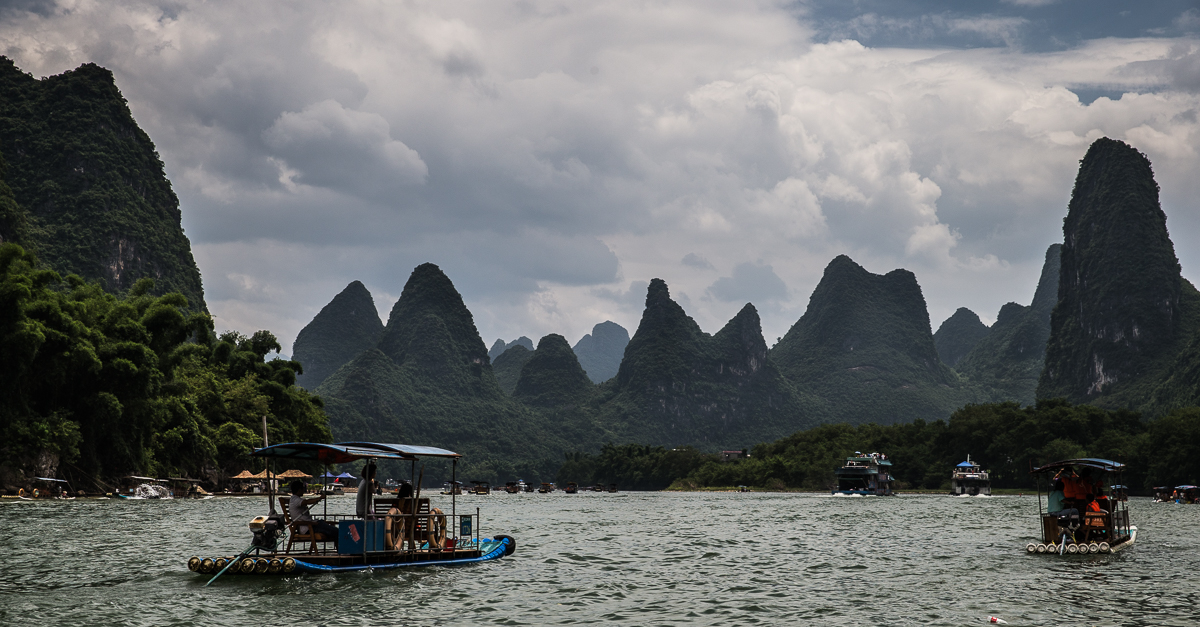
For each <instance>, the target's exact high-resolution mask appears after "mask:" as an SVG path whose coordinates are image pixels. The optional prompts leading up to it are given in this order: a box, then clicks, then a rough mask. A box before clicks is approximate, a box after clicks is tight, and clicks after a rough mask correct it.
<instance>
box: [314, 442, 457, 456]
mask: <svg viewBox="0 0 1200 627" xmlns="http://www.w3.org/2000/svg"><path fill="white" fill-rule="evenodd" d="M338 445H340V446H353V447H359V448H365V449H375V450H379V451H389V452H392V453H399V454H401V455H404V456H406V458H411V457H462V455H459V454H458V453H455V452H454V451H448V450H446V449H444V448H437V447H434V446H413V445H411V444H380V443H379V442H338Z"/></svg>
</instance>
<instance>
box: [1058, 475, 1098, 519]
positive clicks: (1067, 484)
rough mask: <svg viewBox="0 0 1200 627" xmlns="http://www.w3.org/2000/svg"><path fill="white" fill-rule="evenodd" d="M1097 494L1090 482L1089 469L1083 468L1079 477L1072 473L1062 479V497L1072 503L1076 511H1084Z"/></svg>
mask: <svg viewBox="0 0 1200 627" xmlns="http://www.w3.org/2000/svg"><path fill="white" fill-rule="evenodd" d="M1097 493H1098V490H1097V489H1096V483H1095V482H1094V481H1092V473H1091V469H1089V468H1084V469H1083V471H1082V472H1080V474H1079V475H1075V474H1074V473H1072V474H1071V475H1070V476H1068V477H1066V478H1065V479H1063V496H1065V497H1066V498H1067V499H1070V500H1071V501H1073V502H1074V503H1073V505H1074V506H1075V508H1076V509H1081V510H1082V509H1086V508H1087V505H1088V503H1091V502H1092V500H1093V499H1094V498H1095V495H1096V494H1097Z"/></svg>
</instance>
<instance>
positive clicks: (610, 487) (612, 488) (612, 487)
mask: <svg viewBox="0 0 1200 627" xmlns="http://www.w3.org/2000/svg"><path fill="white" fill-rule="evenodd" d="M608 493H609V494H616V493H617V484H615V483H610V484H608Z"/></svg>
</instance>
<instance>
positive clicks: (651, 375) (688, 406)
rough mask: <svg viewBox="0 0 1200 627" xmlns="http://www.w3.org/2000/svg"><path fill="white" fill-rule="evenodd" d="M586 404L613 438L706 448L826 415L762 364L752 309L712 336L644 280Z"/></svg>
mask: <svg viewBox="0 0 1200 627" xmlns="http://www.w3.org/2000/svg"><path fill="white" fill-rule="evenodd" d="M594 398H595V400H594V401H593V404H592V406H593V407H594V409H595V412H596V415H597V416H598V421H599V423H600V424H601V425H603V426H604V427H605V428H607V429H610V430H611V431H612V432H613V433H615V434H616V435H617V439H619V440H622V441H626V442H629V441H632V442H643V443H655V444H665V445H670V446H680V445H694V446H696V447H697V448H699V449H701V450H707V451H712V450H717V449H720V448H731V447H742V446H748V445H750V444H754V443H757V442H762V441H765V440H770V439H773V438H777V437H780V436H781V435H783V434H786V433H788V432H789V431H793V430H795V429H796V428H798V427H803V426H807V425H810V424H814V423H815V422H817V421H819V420H820V419H821V418H822V417H824V414H823V410H824V407H823V405H822V404H821V403H820V401H818V400H816V399H813V398H811V397H809V396H807V395H805V394H803V393H801V392H799V391H798V390H797V389H796V387H794V386H793V385H792V384H791V383H789V382H788V381H786V380H785V379H784V378H783V376H782V375H781V374H780V373H779V371H778V370H777V369H776V368H775V365H774V364H773V363H772V362H771V361H770V360H769V359H768V358H767V345H766V342H765V341H764V340H763V337H762V328H761V325H760V322H759V318H758V312H757V311H756V310H755V309H754V306H753V305H749V304H747V305H746V306H745V307H743V308H742V310H741V311H740V312H738V314H737V315H736V316H734V318H733V319H732V320H730V321H729V322H728V323H727V324H726V325H725V327H724V328H722V329H721V330H720V331H719V332H718V333H717V334H716V335H714V336H711V337H710V336H709V335H708V334H707V333H704V332H703V331H701V330H700V327H699V325H697V324H696V322H695V321H694V320H692V319H691V318H690V317H688V315H687V314H686V313H685V312H684V311H683V308H682V307H680V306H679V305H678V304H677V303H676V302H675V301H673V300H672V299H671V298H670V294H669V292H668V289H667V285H666V283H664V282H663V281H662V280H661V279H654V280H653V281H651V282H650V286H649V289H648V290H647V294H646V309H645V311H644V312H643V314H642V320H641V322H640V323H639V324H638V328H637V332H636V333H634V336H633V339H631V340H630V341H629V345H628V346H626V347H625V358H624V359H623V360H622V361H621V368H620V371H619V372H618V373H617V376H616V378H614V379H612V380H610V381H608V382H607V383H605V384H604V385H602V386H600V389H599V393H598V394H597V395H596V396H595V397H594Z"/></svg>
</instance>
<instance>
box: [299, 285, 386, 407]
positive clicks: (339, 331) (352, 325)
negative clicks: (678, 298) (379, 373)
mask: <svg viewBox="0 0 1200 627" xmlns="http://www.w3.org/2000/svg"><path fill="white" fill-rule="evenodd" d="M381 333H383V322H381V321H380V320H379V312H378V311H376V309H375V299H373V298H372V297H371V292H370V291H368V290H367V287H366V286H365V285H363V284H362V283H360V282H359V281H354V282H352V283H350V284H349V285H347V286H346V289H344V290H342V291H341V293H339V294H338V295H337V296H334V297H333V300H331V301H329V304H328V305H325V307H324V308H322V309H321V312H320V313H318V314H317V316H316V317H315V318H313V319H312V322H309V323H308V325H306V326H305V327H304V328H303V329H301V330H300V334H299V335H297V336H296V341H295V343H294V344H292V359H293V360H295V361H298V362H300V364H301V365H302V366H303V367H304V374H302V375H299V376H297V377H296V384H297V385H301V386H304V387H306V388H309V389H313V388H316V387H317V386H318V385H321V383H322V382H323V381H325V378H326V377H328V376H329V375H331V374H333V373H334V371H336V370H337V369H338V368H341V367H342V365H343V364H345V363H346V362H348V361H350V360H351V359H354V358H355V357H356V356H358V354H359V353H361V352H363V351H365V350H367V349H370V348H374V347H375V345H376V343H377V342H379V336H380V334H381Z"/></svg>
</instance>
